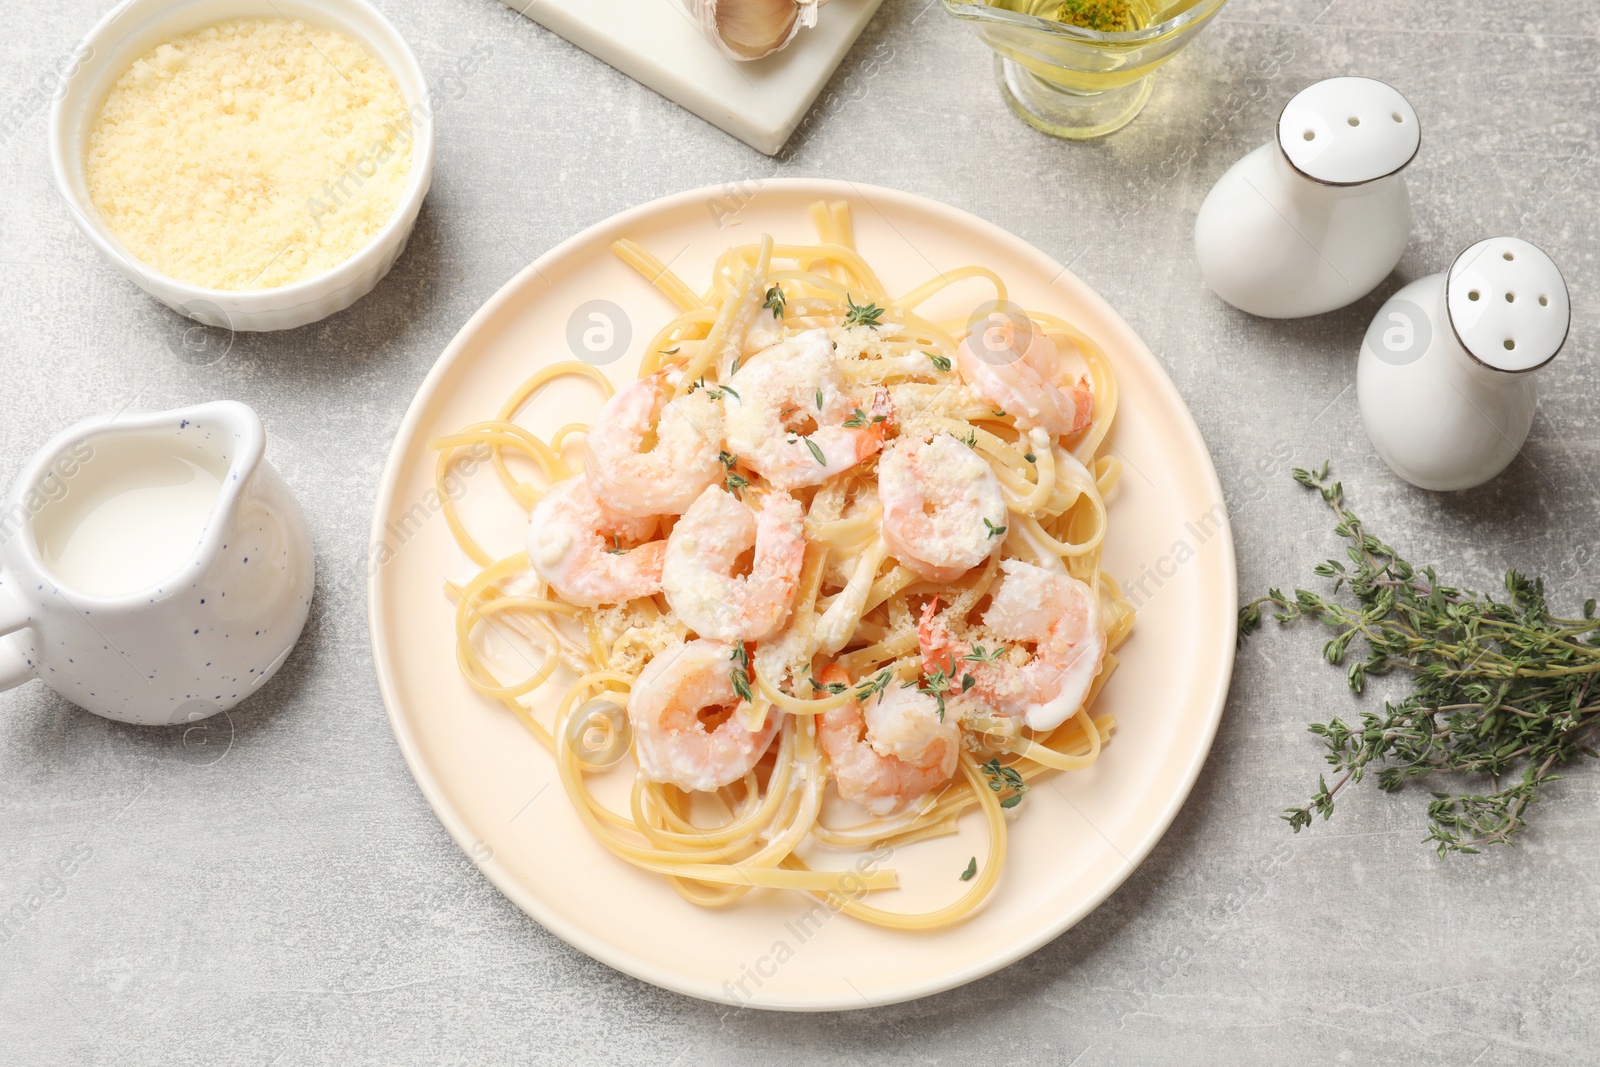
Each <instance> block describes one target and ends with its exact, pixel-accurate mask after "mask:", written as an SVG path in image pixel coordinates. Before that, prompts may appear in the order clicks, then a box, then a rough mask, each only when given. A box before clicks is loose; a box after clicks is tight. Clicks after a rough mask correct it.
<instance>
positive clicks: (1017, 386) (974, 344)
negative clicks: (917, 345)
mask: <svg viewBox="0 0 1600 1067" xmlns="http://www.w3.org/2000/svg"><path fill="white" fill-rule="evenodd" d="M1018 320H1021V321H1020V322H1019V321H1018ZM956 367H957V369H958V370H960V372H961V378H962V380H963V381H965V382H966V383H967V385H968V387H970V388H971V389H972V391H973V392H975V393H977V394H978V395H979V396H981V397H983V399H985V400H987V401H988V402H989V403H991V404H993V405H995V406H996V407H998V408H1001V409H1002V410H1004V411H1006V412H1008V413H1010V414H1011V415H1012V416H1013V417H1014V418H1015V419H1016V421H1017V425H1018V426H1020V427H1022V428H1023V429H1024V430H1028V429H1032V428H1034V427H1035V426H1037V427H1040V428H1042V429H1044V430H1046V431H1048V432H1049V433H1051V434H1053V435H1054V436H1057V437H1065V436H1066V435H1068V434H1073V433H1077V432H1078V431H1079V430H1081V429H1083V428H1084V427H1085V426H1087V425H1089V420H1090V418H1091V417H1092V416H1093V415H1094V393H1092V392H1091V391H1090V389H1089V379H1088V368H1087V367H1086V366H1085V365H1084V363H1083V360H1082V357H1080V356H1078V355H1077V354H1076V353H1073V354H1072V358H1067V357H1066V356H1063V355H1062V353H1061V352H1060V351H1059V350H1058V349H1057V348H1056V343H1055V342H1054V341H1052V340H1051V339H1050V338H1049V336H1048V335H1047V334H1046V333H1045V332H1044V331H1043V330H1042V329H1040V328H1039V327H1038V326H1036V325H1034V323H1033V322H1032V321H1030V320H1029V319H1028V318H1027V317H1026V316H1024V315H1022V314H1021V313H1020V312H1019V313H1016V314H1015V315H1003V314H999V313H995V314H993V315H990V316H989V317H988V318H986V319H984V320H983V322H981V323H979V324H978V326H977V328H976V329H974V330H973V331H972V333H970V334H969V335H968V336H967V339H966V340H965V341H963V342H961V347H960V348H958V349H956Z"/></svg>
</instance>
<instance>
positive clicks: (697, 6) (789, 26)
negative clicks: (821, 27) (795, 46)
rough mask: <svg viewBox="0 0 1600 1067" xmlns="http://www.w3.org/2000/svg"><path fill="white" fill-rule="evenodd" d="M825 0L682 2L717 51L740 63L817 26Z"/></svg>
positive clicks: (772, 50)
mask: <svg viewBox="0 0 1600 1067" xmlns="http://www.w3.org/2000/svg"><path fill="white" fill-rule="evenodd" d="M825 3H827V0H683V5H684V7H686V8H688V9H689V14H691V15H693V16H694V17H695V18H696V19H698V20H699V23H700V32H701V33H703V34H705V35H706V40H708V41H710V42H711V43H712V44H714V45H716V46H717V51H719V52H721V53H722V54H723V55H725V56H727V57H728V58H729V59H736V60H739V61H740V62H743V61H745V60H750V59H760V58H761V57H762V56H769V55H771V54H772V53H774V52H776V51H778V50H779V49H781V48H783V47H784V46H786V45H787V44H788V43H789V42H790V41H792V40H794V35H795V34H797V33H799V32H800V30H801V28H802V27H810V26H815V25H816V24H817V8H819V7H821V6H822V5H823V4H825Z"/></svg>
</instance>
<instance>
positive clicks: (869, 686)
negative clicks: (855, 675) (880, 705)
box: [855, 667, 894, 702]
mask: <svg viewBox="0 0 1600 1067" xmlns="http://www.w3.org/2000/svg"><path fill="white" fill-rule="evenodd" d="M893 680H894V672H893V671H891V670H890V669H889V668H887V667H885V668H884V669H883V670H881V671H879V672H878V673H877V674H875V675H873V676H872V677H871V678H869V679H867V680H866V681H864V682H861V683H859V684H857V686H856V691H855V692H856V700H857V701H859V702H865V701H866V700H867V699H868V698H870V697H871V696H872V694H874V693H881V692H883V691H884V690H885V689H887V688H889V683H890V682H891V681H893Z"/></svg>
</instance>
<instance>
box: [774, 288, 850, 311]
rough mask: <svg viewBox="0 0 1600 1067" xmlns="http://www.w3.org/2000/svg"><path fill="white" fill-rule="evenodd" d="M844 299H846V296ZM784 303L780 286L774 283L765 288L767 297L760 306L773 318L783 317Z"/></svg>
mask: <svg viewBox="0 0 1600 1067" xmlns="http://www.w3.org/2000/svg"><path fill="white" fill-rule="evenodd" d="M846 299H848V297H847V298H846ZM786 303H787V301H785V300H784V298H783V289H782V287H780V286H776V285H774V286H773V287H772V288H771V289H768V290H767V299H766V300H765V301H764V302H763V303H762V305H761V306H762V307H764V308H766V309H767V310H768V311H771V312H772V317H773V318H775V319H781V318H783V309H784V305H785V304H786Z"/></svg>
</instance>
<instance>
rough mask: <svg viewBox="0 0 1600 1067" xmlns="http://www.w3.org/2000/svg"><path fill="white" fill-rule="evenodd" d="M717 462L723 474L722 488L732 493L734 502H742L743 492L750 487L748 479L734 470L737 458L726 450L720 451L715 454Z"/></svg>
mask: <svg viewBox="0 0 1600 1067" xmlns="http://www.w3.org/2000/svg"><path fill="white" fill-rule="evenodd" d="M717 461H718V462H719V463H721V464H722V469H723V472H724V473H723V479H722V485H723V488H725V489H727V490H728V492H730V493H732V494H733V496H734V499H735V500H743V499H744V491H745V490H746V489H748V488H749V487H750V479H749V478H746V477H745V476H744V475H742V474H740V473H739V472H738V471H737V470H735V469H734V466H735V465H736V464H737V463H738V462H739V457H738V456H736V455H734V454H733V453H732V452H729V451H728V450H727V449H722V450H721V451H719V452H718V453H717Z"/></svg>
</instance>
